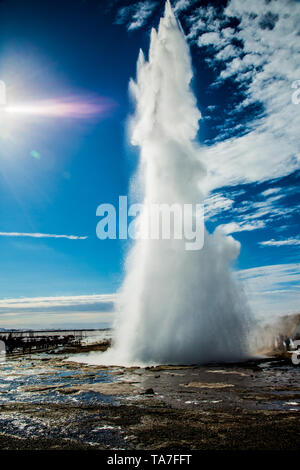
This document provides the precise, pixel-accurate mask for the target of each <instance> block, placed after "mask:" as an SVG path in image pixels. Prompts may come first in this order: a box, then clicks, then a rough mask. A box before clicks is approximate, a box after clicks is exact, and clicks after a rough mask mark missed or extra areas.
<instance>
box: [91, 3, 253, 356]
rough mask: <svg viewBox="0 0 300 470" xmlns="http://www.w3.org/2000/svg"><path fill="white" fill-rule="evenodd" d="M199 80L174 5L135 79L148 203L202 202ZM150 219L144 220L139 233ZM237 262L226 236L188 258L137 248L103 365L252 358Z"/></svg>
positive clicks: (180, 244)
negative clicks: (234, 271) (195, 82)
mask: <svg viewBox="0 0 300 470" xmlns="http://www.w3.org/2000/svg"><path fill="white" fill-rule="evenodd" d="M191 79H192V67H191V60H190V54H189V50H188V46H187V43H186V41H185V38H184V34H183V32H182V30H181V27H180V25H179V24H178V22H177V20H176V18H175V16H174V13H173V11H172V9H171V6H170V4H169V2H167V4H166V7H165V14H164V17H163V18H161V20H160V24H159V28H158V31H156V30H154V29H153V30H152V33H151V44H150V51H149V60H148V61H146V60H145V58H144V55H143V53H142V51H141V52H140V55H139V58H138V63H137V79H136V81H135V82H134V81H131V83H130V92H131V95H132V96H133V97H134V99H135V102H136V112H135V115H134V116H133V118H132V120H131V126H130V132H131V142H132V144H134V145H138V146H139V148H140V164H139V169H138V174H137V178H136V179H135V181H138V185H139V188H143V193H144V200H146V201H147V203H149V202H150V203H151V202H156V203H167V204H172V203H179V204H183V203H190V204H194V205H195V204H196V203H199V202H201V200H203V196H204V195H203V194H201V192H200V189H201V181H203V179H204V178H205V167H204V165H203V164H202V163H200V160H201V148H199V146H197V144H196V142H195V141H194V139H195V137H196V134H197V130H198V121H199V119H200V117H201V115H200V112H199V110H198V109H197V105H196V100H195V97H194V95H193V93H192V91H191V88H190V82H191ZM224 164H226V162H224ZM199 187H200V189H199ZM145 217H146V214H145V213H143V212H142V213H141V215H140V219H139V224H140V225H141V226H142V225H143V223H144V222H145ZM238 253H239V243H238V242H236V241H235V240H234V239H233V238H232V237H225V236H224V235H222V234H221V233H220V232H219V231H218V230H217V231H216V232H215V233H214V234H209V233H207V232H205V243H204V247H203V249H201V250H199V251H187V250H185V249H184V241H180V240H159V241H158V240H136V241H135V243H134V246H133V247H132V249H131V251H130V253H129V255H128V258H127V262H126V277H125V281H124V284H123V286H122V289H121V291H120V293H119V306H118V307H119V312H120V313H119V316H118V319H117V323H116V329H115V340H114V344H113V347H112V348H111V349H110V350H109V351H107V352H106V353H104V354H102V355H101V357H99V356H98V360H97V362H100V363H109V364H120V365H121V364H123V365H128V364H139V363H148V364H149V363H181V364H184V363H204V362H207V361H230V360H240V359H242V358H243V357H245V356H246V355H247V352H248V351H247V325H248V318H249V317H248V315H249V313H248V310H247V307H246V303H245V299H244V298H243V296H242V294H241V292H240V287H238V286H236V285H235V283H234V282H233V280H232V277H231V273H230V269H229V263H230V261H231V260H232V259H233V258H235V257H236V256H237V255H238Z"/></svg>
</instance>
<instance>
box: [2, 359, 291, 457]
mask: <svg viewBox="0 0 300 470" xmlns="http://www.w3.org/2000/svg"><path fill="white" fill-rule="evenodd" d="M65 359H66V356H65V355H64V354H59V355H56V354H37V355H31V356H24V357H21V358H20V357H18V358H15V359H13V358H11V359H9V360H6V362H4V363H2V364H1V373H0V449H150V450H158V449H161V450H162V451H166V450H177V451H178V449H181V450H196V449H200V450H202V449H203V450H217V449H222V450H232V449H236V450H242V449H248V450H249V449H272V450H274V449H285V450H287V449H289V450H291V449H299V442H300V425H299V410H300V384H299V367H296V366H293V365H292V363H291V361H290V359H286V358H269V359H257V360H253V361H248V362H247V363H244V364H231V365H220V364H212V365H207V366H157V367H151V368H122V367H109V368H107V367H103V366H91V365H83V364H77V363H75V362H66V361H65Z"/></svg>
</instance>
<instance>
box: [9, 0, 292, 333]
mask: <svg viewBox="0 0 300 470" xmlns="http://www.w3.org/2000/svg"><path fill="white" fill-rule="evenodd" d="M172 5H173V7H174V9H175V13H176V15H177V17H178V18H179V19H180V21H181V24H182V27H183V29H184V32H185V34H186V37H187V40H188V42H189V44H190V48H191V54H192V61H193V66H194V71H195V78H194V80H193V88H194V91H195V93H196V97H197V101H198V105H199V108H200V110H201V113H202V119H201V121H200V129H199V133H198V140H199V142H200V144H201V146H202V150H203V152H205V163H206V164H207V171H208V177H207V178H206V181H207V183H206V184H207V188H206V189H207V191H208V192H209V196H208V197H207V200H206V214H207V227H208V229H209V230H210V231H213V230H214V229H215V228H216V227H217V226H218V227H219V230H223V231H225V233H227V234H230V235H232V236H234V238H236V239H237V240H239V241H240V242H241V253H240V256H239V258H238V261H237V263H236V265H235V266H234V269H235V271H236V276H237V277H238V278H239V279H240V280H242V282H244V285H245V289H246V290H247V292H248V295H249V298H250V302H251V304H252V306H253V308H254V309H255V311H256V312H258V313H260V314H263V315H266V314H267V315H268V316H270V315H275V314H276V315H277V314H280V313H282V314H285V313H288V312H295V311H298V310H299V286H300V273H299V264H298V263H299V246H300V238H299V124H300V118H299V112H300V104H299V105H297V104H295V103H293V102H292V94H293V92H294V91H295V89H293V88H292V84H293V83H294V82H295V81H296V80H298V79H300V36H299V34H298V35H297V32H298V28H299V20H300V4H299V2H296V1H294V0H290V1H286V0H278V1H275V0H271V1H268V2H264V1H262V0H253V1H252V2H251V4H249V3H248V2H244V1H243V0H229V1H227V2H226V1H220V2H215V1H214V2H212V1H211V2H210V1H208V0H206V1H193V0H174V1H173V2H172ZM163 6H164V2H161V1H147V0H146V1H136V2H134V1H131V2H124V1H118V0H116V1H114V2H112V1H107V2H106V1H104V0H103V1H99V0H98V1H92V0H86V1H82V0H74V1H73V2H59V1H58V0H54V1H46V0H45V1H43V2H40V1H38V0H35V1H33V0H32V1H30V0H29V1H26V2H24V1H17V0H9V1H8V0H4V1H2V2H1V3H0V17H1V28H0V29H1V33H0V79H1V80H3V81H4V82H5V83H6V86H7V99H8V104H9V105H13V104H18V103H22V102H39V101H41V100H49V99H50V100H51V99H52V100H57V99H61V98H62V97H65V98H68V99H69V98H70V97H72V99H75V101H76V100H77V101H78V100H79V101H80V102H82V101H86V100H92V101H93V100H94V101H97V100H102V101H103V102H104V103H105V106H106V107H105V111H104V112H102V113H98V114H97V113H95V114H94V115H90V116H88V117H86V116H85V117H83V116H81V117H80V116H79V117H78V116H76V117H74V116H73V117H70V116H64V117H62V116H59V117H57V116H55V117H53V116H52V117H51V116H33V115H18V116H12V117H11V116H10V117H9V118H8V116H6V115H5V114H4V113H2V114H0V119H1V129H0V141H1V146H0V217H1V218H0V259H1V274H0V327H37V326H44V327H46V326H51V327H53V326H60V327H68V326H87V327H90V326H95V327H99V326H105V325H107V324H110V323H111V321H112V319H113V310H114V307H113V302H114V300H115V296H116V291H117V289H118V288H119V287H120V285H121V282H122V279H123V275H124V272H123V265H124V258H125V255H126V250H127V248H128V246H127V242H126V241H118V240H106V241H100V240H98V239H97V237H96V224H97V217H96V208H97V206H98V205H99V204H101V203H112V204H117V200H118V197H119V195H126V194H128V191H129V184H130V178H131V177H132V175H133V173H134V170H135V168H136V164H137V150H136V149H133V148H131V147H130V146H129V144H128V142H127V135H126V126H127V117H128V115H129V113H130V112H132V104H131V103H130V100H129V97H128V82H129V78H130V77H132V76H134V75H135V66H136V59H137V55H138V51H139V49H140V47H142V48H143V49H144V50H147V47H148V42H149V33H150V30H151V27H152V26H157V22H158V19H159V17H160V15H161V13H162V11H163ZM74 97H75V98H74ZM24 234H27V235H26V236H24ZM49 234H51V235H52V237H48V236H47V237H46V236H45V235H49ZM55 235H66V236H67V237H70V236H72V238H58V237H56V236H55ZM76 237H77V238H76Z"/></svg>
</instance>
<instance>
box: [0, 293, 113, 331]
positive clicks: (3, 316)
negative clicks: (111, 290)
mask: <svg viewBox="0 0 300 470" xmlns="http://www.w3.org/2000/svg"><path fill="white" fill-rule="evenodd" d="M116 297H117V296H116V294H102V295H100V294H94V295H75V296H55V297H22V298H9V299H0V326H1V327H5V328H53V327H55V328H62V327H68V328H71V327H73V326H74V327H75V326H76V327H79V328H89V327H91V328H92V327H95V328H97V327H101V325H102V324H104V323H105V324H109V325H111V324H112V323H113V321H114V315H115V302H116Z"/></svg>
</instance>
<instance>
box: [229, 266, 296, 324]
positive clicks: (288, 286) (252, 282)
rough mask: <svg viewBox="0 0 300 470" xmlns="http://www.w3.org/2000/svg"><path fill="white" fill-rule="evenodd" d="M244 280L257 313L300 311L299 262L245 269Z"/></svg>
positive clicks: (240, 275)
mask: <svg viewBox="0 0 300 470" xmlns="http://www.w3.org/2000/svg"><path fill="white" fill-rule="evenodd" d="M235 275H236V277H237V279H238V280H239V281H240V282H242V283H243V285H244V288H245V291H246V294H247V296H248V299H249V302H250V305H251V307H252V310H253V312H254V314H256V315H257V316H264V317H266V318H267V317H271V318H272V317H274V316H276V315H284V314H288V313H297V312H299V311H300V304H299V294H300V264H299V263H294V264H277V265H271V266H260V267H255V268H251V269H242V270H240V271H237V272H236V273H235Z"/></svg>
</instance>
